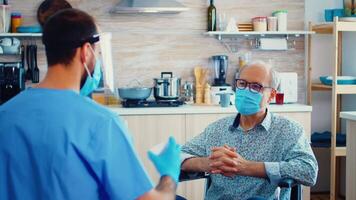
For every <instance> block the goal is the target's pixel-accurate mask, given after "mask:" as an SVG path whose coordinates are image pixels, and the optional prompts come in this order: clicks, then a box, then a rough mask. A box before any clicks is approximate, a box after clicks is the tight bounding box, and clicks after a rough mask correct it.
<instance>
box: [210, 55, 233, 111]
mask: <svg viewBox="0 0 356 200" xmlns="http://www.w3.org/2000/svg"><path fill="white" fill-rule="evenodd" d="M212 61H213V68H214V75H215V77H214V84H213V86H212V87H211V92H210V94H211V103H212V104H214V105H218V104H219V103H220V96H221V94H224V93H229V94H233V93H234V92H233V90H232V87H231V86H230V85H229V84H227V83H226V75H227V69H228V63H229V57H228V56H226V55H216V56H213V57H212ZM234 98H235V97H234V95H231V98H230V103H232V104H234V102H235V99H234Z"/></svg>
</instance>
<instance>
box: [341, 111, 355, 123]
mask: <svg viewBox="0 0 356 200" xmlns="http://www.w3.org/2000/svg"><path fill="white" fill-rule="evenodd" d="M340 117H341V118H343V119H348V120H353V121H356V111H354V112H340Z"/></svg>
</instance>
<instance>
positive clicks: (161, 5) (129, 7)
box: [110, 0, 189, 14]
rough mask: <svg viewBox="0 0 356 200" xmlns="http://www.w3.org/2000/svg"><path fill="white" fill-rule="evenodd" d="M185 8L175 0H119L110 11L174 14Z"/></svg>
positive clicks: (119, 12)
mask: <svg viewBox="0 0 356 200" xmlns="http://www.w3.org/2000/svg"><path fill="white" fill-rule="evenodd" d="M186 10H189V9H188V8H187V7H185V6H184V5H183V4H181V3H179V2H177V1H175V0H121V1H120V3H118V4H117V5H116V6H115V7H114V8H113V9H111V11H110V12H111V13H117V14H138V13H144V14H147V13H158V14H175V13H180V12H182V11H186Z"/></svg>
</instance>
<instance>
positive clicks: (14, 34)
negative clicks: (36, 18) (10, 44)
mask: <svg viewBox="0 0 356 200" xmlns="http://www.w3.org/2000/svg"><path fill="white" fill-rule="evenodd" d="M0 37H42V33H0Z"/></svg>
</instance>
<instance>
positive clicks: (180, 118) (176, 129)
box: [122, 115, 185, 194]
mask: <svg viewBox="0 0 356 200" xmlns="http://www.w3.org/2000/svg"><path fill="white" fill-rule="evenodd" d="M122 117H123V118H124V120H125V121H126V123H127V125H128V128H129V131H130V133H131V134H132V137H133V141H134V145H135V148H136V151H137V153H138V156H139V157H140V159H141V161H142V163H143V165H144V167H145V169H146V170H147V172H148V174H149V175H150V177H151V178H152V180H153V182H154V183H158V181H159V177H160V176H159V173H158V172H157V171H156V168H155V167H154V165H153V164H152V162H151V161H150V160H149V158H148V156H147V151H148V150H149V149H150V148H152V147H153V146H155V145H157V144H159V143H162V142H167V139H168V137H169V136H170V135H171V136H173V137H174V138H175V139H176V140H177V142H178V143H180V144H183V143H184V142H185V115H138V116H122ZM177 192H179V193H181V194H184V193H185V191H184V188H183V187H179V189H178V191H177Z"/></svg>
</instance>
